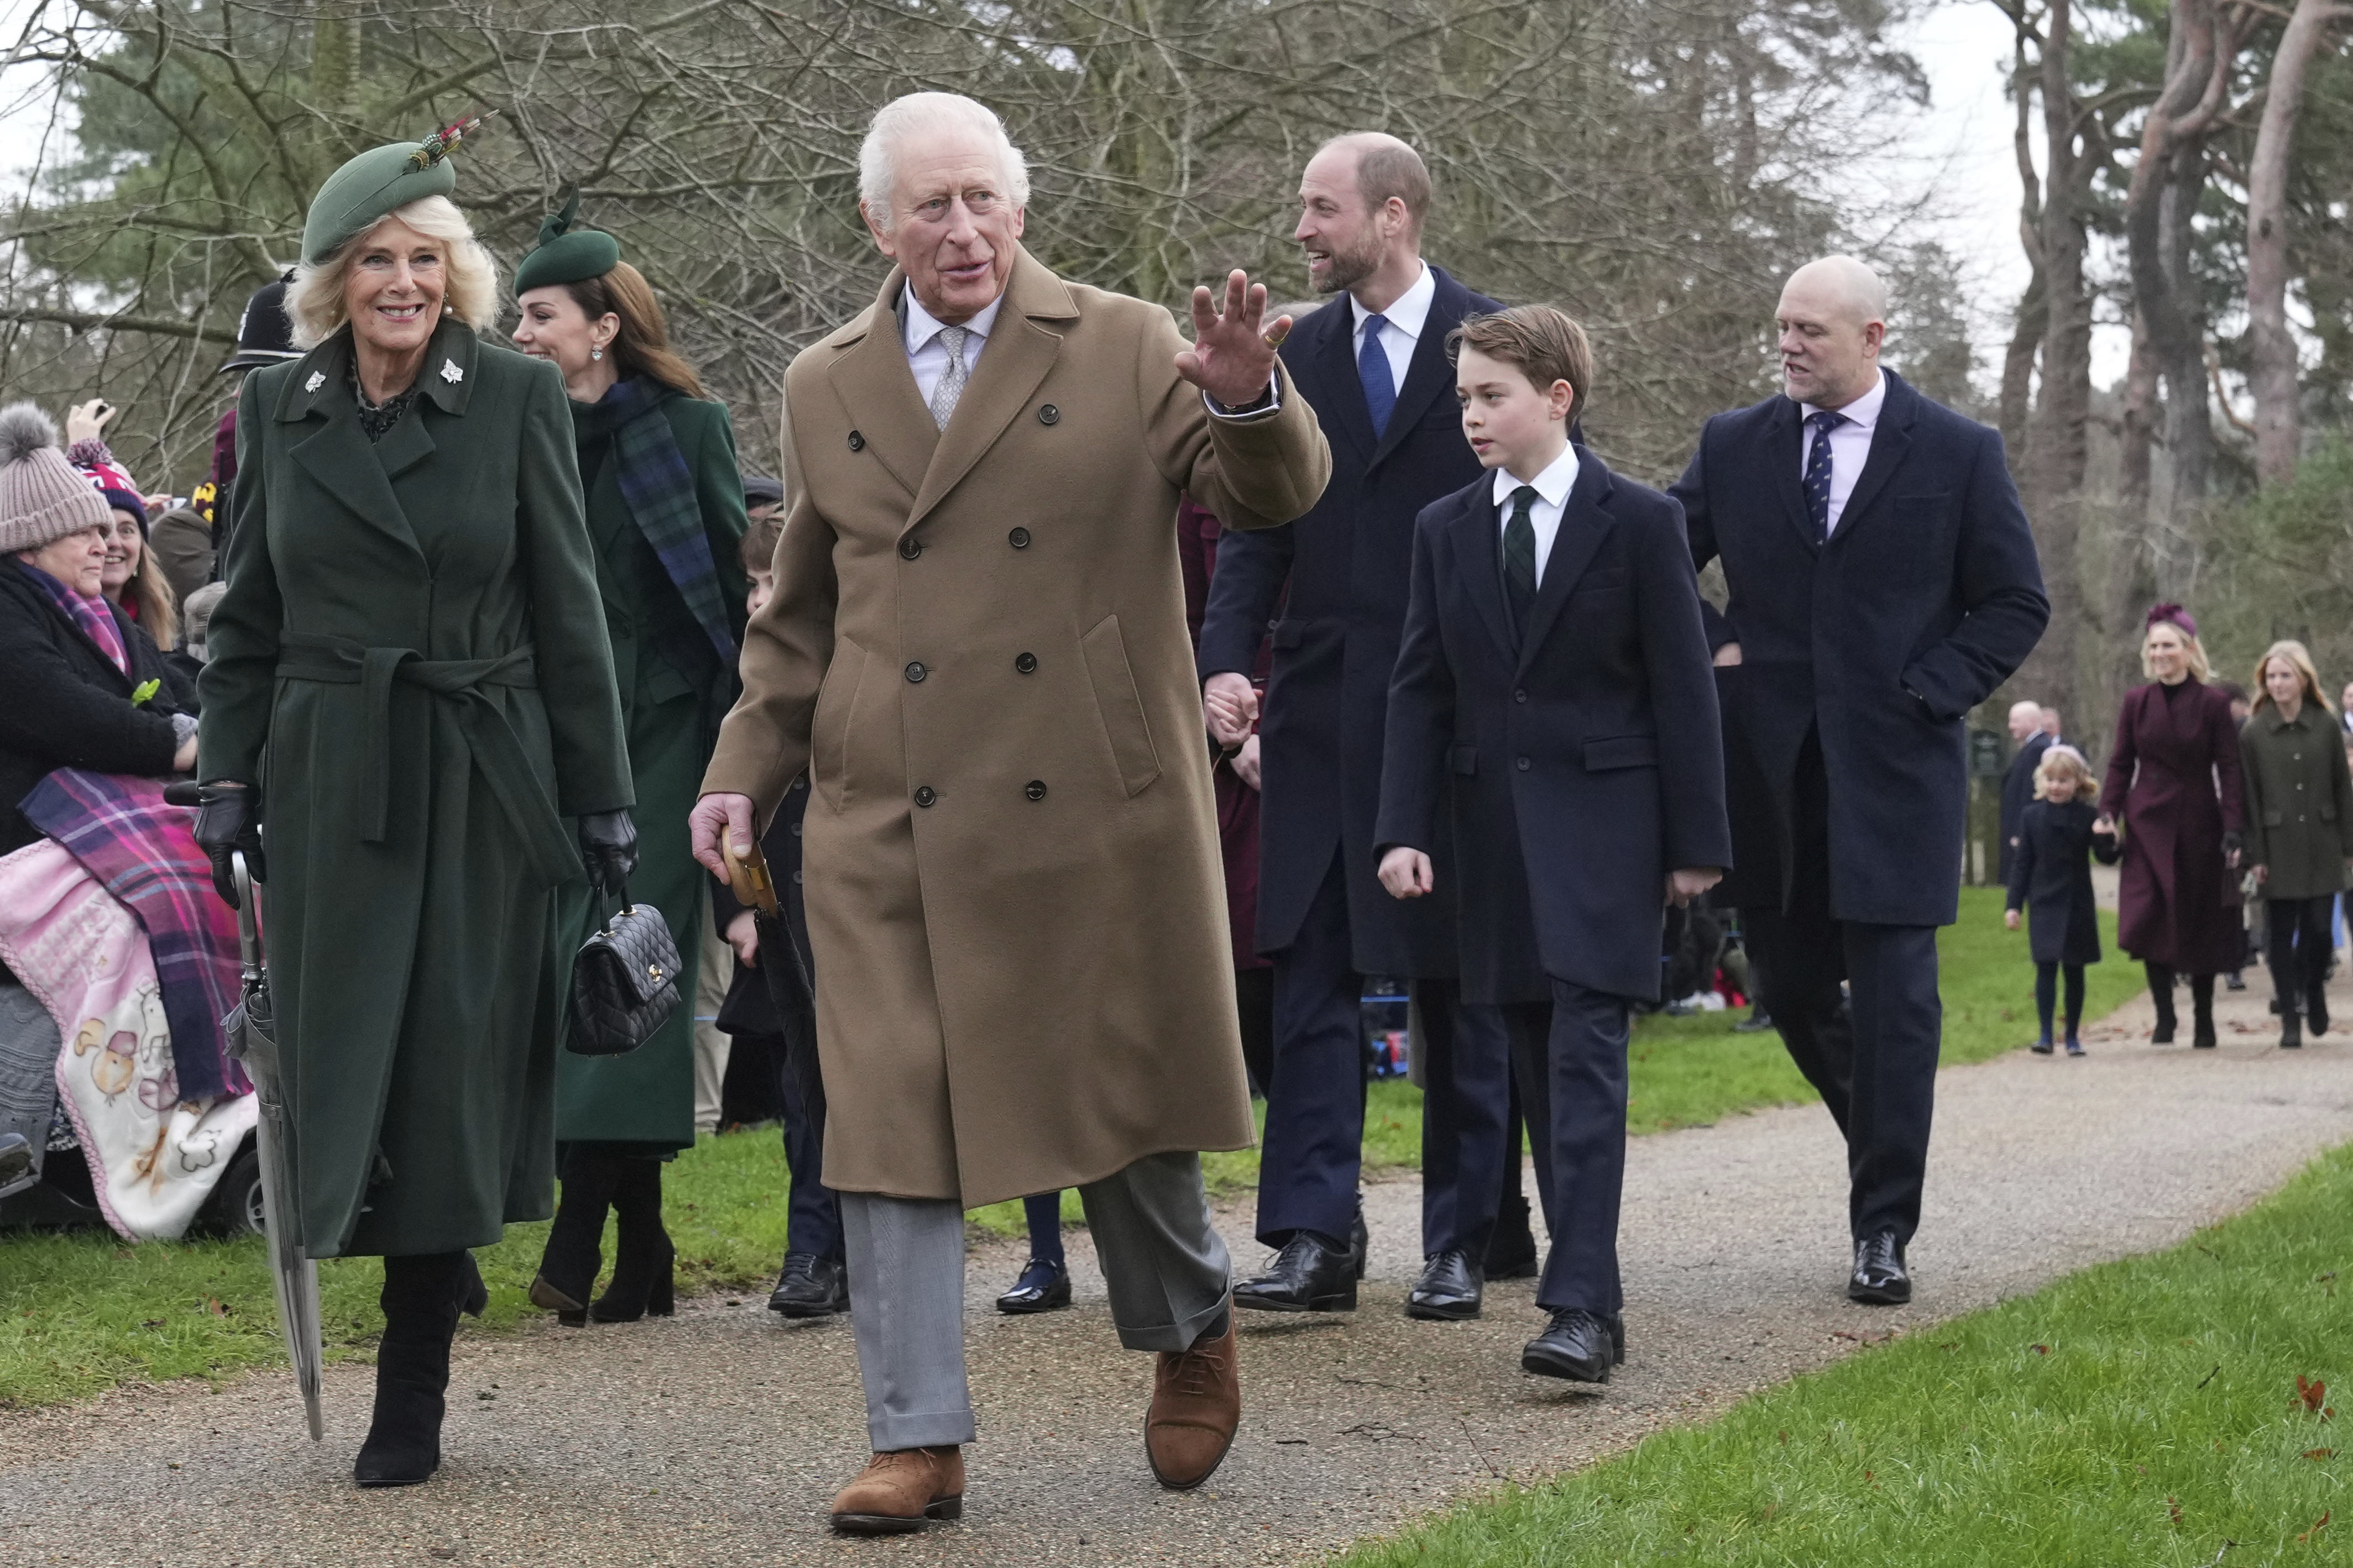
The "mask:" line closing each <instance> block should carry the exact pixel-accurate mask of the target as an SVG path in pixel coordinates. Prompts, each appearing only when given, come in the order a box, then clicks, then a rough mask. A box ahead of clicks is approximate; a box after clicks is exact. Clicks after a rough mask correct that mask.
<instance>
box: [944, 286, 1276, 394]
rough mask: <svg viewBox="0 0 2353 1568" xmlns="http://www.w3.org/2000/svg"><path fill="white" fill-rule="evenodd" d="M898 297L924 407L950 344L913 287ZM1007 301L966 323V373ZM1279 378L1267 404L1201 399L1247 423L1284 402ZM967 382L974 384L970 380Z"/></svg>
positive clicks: (975, 365)
mask: <svg viewBox="0 0 2353 1568" xmlns="http://www.w3.org/2000/svg"><path fill="white" fill-rule="evenodd" d="M899 300H900V303H901V305H902V307H903V309H904V313H905V315H906V332H905V342H906V349H907V368H908V369H909V370H911V371H913V372H914V374H915V395H916V396H918V397H920V398H922V399H923V406H924V407H926V408H929V407H930V406H931V405H932V394H933V393H934V392H937V391H938V390H939V386H940V377H942V376H944V375H945V374H947V373H948V346H947V344H945V343H944V342H940V333H941V332H942V331H944V324H943V323H942V322H941V321H940V319H939V318H938V317H936V316H934V315H933V314H932V313H931V312H930V311H929V310H924V309H923V301H922V300H918V299H916V298H915V291H914V290H913V289H908V288H902V289H900V290H899ZM1004 304H1005V295H1004V292H1003V291H1002V290H999V291H998V293H997V298H996V299H994V300H990V301H989V302H988V306H987V309H986V310H982V311H981V312H980V313H979V314H978V315H976V316H975V317H973V319H972V320H971V321H966V322H965V323H964V330H965V331H966V332H967V333H969V334H970V335H969V336H967V337H966V338H965V341H964V368H965V375H966V376H967V377H970V376H972V375H976V374H979V371H980V351H981V350H983V349H985V348H987V346H988V334H989V332H990V331H992V330H994V329H995V327H996V326H997V311H998V310H1000V309H1001V308H1002V307H1003V306H1004ZM1280 379H1281V378H1280V377H1274V378H1270V379H1269V380H1268V382H1267V396H1268V398H1269V400H1270V401H1269V403H1268V405H1267V406H1266V407H1264V408H1253V409H1250V410H1249V411H1248V412H1246V413H1241V414H1229V413H1228V412H1227V411H1226V410H1224V409H1222V408H1220V407H1219V406H1218V405H1217V403H1216V402H1215V401H1214V400H1213V399H1212V398H1211V397H1210V396H1209V395H1208V393H1206V392H1205V393H1203V394H1202V395H1201V402H1202V404H1203V405H1205V406H1206V407H1207V408H1208V411H1209V414H1210V416H1211V417H1213V418H1218V419H1230V420H1232V421H1234V422H1235V423H1236V424H1247V423H1249V422H1250V421H1251V420H1253V419H1264V418H1266V417H1268V416H1271V415H1272V414H1274V413H1276V412H1277V411H1278V410H1280V409H1281V408H1282V391H1281V386H1280ZM965 384H966V385H970V382H969V380H967V381H966V383H965Z"/></svg>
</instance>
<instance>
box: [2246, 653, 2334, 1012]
mask: <svg viewBox="0 0 2353 1568" xmlns="http://www.w3.org/2000/svg"><path fill="white" fill-rule="evenodd" d="M2255 689H2256V692H2257V696H2256V698H2255V706H2254V710H2253V712H2251V713H2249V714H2248V715H2247V722H2246V725H2245V727H2244V728H2242V730H2241V731H2239V752H2240V756H2241V758H2242V765H2241V770H2240V771H2241V772H2242V773H2244V774H2245V775H2246V781H2247V846H2246V847H2247V859H2248V861H2249V863H2251V864H2252V865H2253V867H2254V870H2255V880H2256V882H2257V883H2258V884H2259V885H2260V886H2261V887H2262V889H2263V905H2264V908H2263V925H2264V929H2265V930H2266V931H2267V932H2268V933H2269V937H2268V941H2267V942H2266V944H2265V945H2266V946H2267V948H2268V949H2269V952H2268V953H2267V955H2266V956H2267V957H2268V958H2269V960H2270V962H2271V970H2272V984H2273V985H2274V987H2275V988H2276V989H2277V991H2278V994H2279V1015H2280V1044H2281V1045H2282V1046H2283V1047H2287V1048H2289V1049H2293V1048H2295V1047H2297V1046H2300V1045H2302V1044H2303V1043H2304V1025H2305V1021H2306V1019H2309V1020H2310V1022H2311V1025H2312V1032H2313V1033H2314V1034H2316V1035H2319V1034H2325V1033H2327V1029H2328V996H2327V981H2328V957H2329V931H2328V925H2329V921H2328V916H2329V910H2330V907H2331V906H2332V905H2333V904H2334V902H2335V901H2336V898H2337V894H2339V893H2341V892H2343V891H2344V890H2345V885H2346V864H2347V862H2348V860H2353V777H2348V768H2347V767H2346V763H2345V747H2344V745H2343V743H2342V742H2343V740H2344V737H2343V734H2342V733H2341V732H2340V731H2339V729H2338V726H2337V715H2336V714H2335V713H2334V712H2332V711H2331V710H2329V706H2328V703H2327V700H2325V699H2324V698H2323V697H2322V696H2321V695H2320V690H2321V687H2320V678H2319V677H2318V676H2317V675H2316V674H2315V673H2314V672H2313V668H2312V655H2311V654H2309V653H2307V652H2306V651H2305V647H2304V645H2303V644H2302V643H2300V642H2276V643H2274V644H2272V646H2271V647H2270V648H2269V649H2268V650H2267V651H2266V652H2265V653H2264V654H2263V661H2262V662H2261V663H2260V664H2258V665H2257V666H2256V667H2255Z"/></svg>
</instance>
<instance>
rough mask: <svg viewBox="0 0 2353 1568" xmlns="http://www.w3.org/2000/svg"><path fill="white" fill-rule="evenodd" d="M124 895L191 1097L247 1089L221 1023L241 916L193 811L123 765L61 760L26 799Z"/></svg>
mask: <svg viewBox="0 0 2353 1568" xmlns="http://www.w3.org/2000/svg"><path fill="white" fill-rule="evenodd" d="M17 809H18V810H20V811H22V812H23V813H24V814H25V816H26V819H27V820H29V821H30V822H31V823H32V824H33V826H36V827H37V828H39V829H40V830H41V831H42V832H43V833H45V834H47V836H48V837H51V838H53V839H55V840H57V842H58V843H59V844H61V845H63V846H64V847H66V849H67V850H68V851H69V852H70V853H71V854H72V856H73V858H75V859H77V860H79V861H80V862H81V864H82V867H83V868H84V869H86V870H88V871H89V872H90V875H91V876H92V877H95V878H96V879H98V880H99V882H100V884H101V885H103V886H104V887H105V889H106V890H107V891H108V892H110V893H111V894H113V895H114V896H115V897H116V898H117V899H119V900H121V901H122V903H123V905H124V906H125V907H126V908H128V909H129V910H131V912H132V915H134V916H135V917H137V919H138V921H139V924H140V926H141V928H142V930H144V931H146V933H147V945H148V948H149V950H150V951H151V952H153V955H154V959H155V978H156V982H157V984H159V986H160V987H161V988H162V991H163V1004H164V1022H165V1024H166V1025H167V1026H169V1028H170V1030H171V1034H172V1065H173V1068H174V1070H175V1071H176V1072H177V1074H178V1076H179V1084H180V1093H181V1094H182V1096H184V1097H185V1098H187V1099H190V1100H205V1099H209V1098H210V1097H212V1096H214V1095H217V1094H247V1093H250V1092H251V1091H252V1089H253V1084H252V1082H251V1081H250V1080H249V1079H247V1077H246V1076H245V1069H244V1068H241V1067H239V1066H238V1065H237V1063H235V1062H233V1061H231V1060H229V1059H228V1055H227V1048H226V1041H225V1040H224V1039H223V1037H222V1035H221V1024H220V1021H221V1020H222V1019H223V1018H224V1017H226V1016H228V1012H229V1009H230V1008H232V1007H234V1006H236V1005H237V916H236V914H235V913H234V912H233V911H232V910H230V909H229V907H228V906H227V904H225V903H223V902H221V900H220V898H219V895H217V894H216V893H215V892H214V891H213V883H212V868H211V866H210V864H209V862H208V861H207V860H206V858H205V852H204V851H203V850H201V849H199V848H197V847H196V839H195V832H194V831H193V829H194V827H195V812H193V811H191V810H188V809H187V808H185V807H183V806H174V805H164V786H163V785H161V784H157V783H155V782H154V781H153V780H152V779H140V778H130V777H126V776H125V775H123V774H121V773H85V772H84V771H82V770H81V769H79V768H59V769H58V771H57V772H55V773H51V774H49V776H48V777H47V778H45V779H43V780H42V781H41V782H40V783H39V784H36V785H35V786H34V787H33V793H32V794H30V795H26V797H25V798H24V800H23V801H21V802H20V803H18V805H17Z"/></svg>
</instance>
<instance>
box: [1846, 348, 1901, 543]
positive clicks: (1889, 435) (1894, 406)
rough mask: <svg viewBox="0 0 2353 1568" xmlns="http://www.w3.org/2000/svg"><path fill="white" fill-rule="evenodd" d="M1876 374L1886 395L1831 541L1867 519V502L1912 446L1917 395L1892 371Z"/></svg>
mask: <svg viewBox="0 0 2353 1568" xmlns="http://www.w3.org/2000/svg"><path fill="white" fill-rule="evenodd" d="M1880 374H1882V375H1883V376H1885V377H1886V378H1887V396H1886V398H1885V400H1884V401H1883V402H1882V403H1881V404H1880V405H1879V423H1878V424H1877V425H1875V426H1873V427H1872V431H1871V455H1870V456H1869V457H1868V458H1864V459H1863V464H1862V473H1861V474H1859V475H1857V476H1856V477H1855V481H1854V489H1853V490H1852V492H1851V493H1850V494H1849V495H1848V496H1847V498H1846V508H1845V510H1842V511H1841V512H1840V513H1839V522H1838V527H1837V528H1836V529H1835V530H1833V531H1832V532H1831V539H1832V540H1833V541H1837V540H1841V539H1844V538H1845V537H1846V536H1847V532H1848V531H1849V530H1851V529H1852V528H1855V527H1857V526H1858V525H1860V524H1862V523H1865V522H1868V521H1871V516H1872V511H1871V503H1872V502H1873V501H1875V500H1878V499H1879V493H1880V491H1882V490H1883V489H1886V488H1887V481H1888V479H1890V478H1891V477H1892V476H1893V475H1894V472H1895V470H1896V468H1898V467H1900V466H1901V465H1902V464H1903V461H1904V454H1905V453H1906V452H1908V451H1910V450H1911V449H1912V421H1913V419H1914V418H1915V416H1917V415H1918V413H1919V405H1920V395H1919V394H1918V393H1916V392H1915V391H1913V390H1912V388H1911V387H1910V386H1909V385H1907V384H1905V381H1904V378H1903V377H1901V376H1899V375H1897V374H1895V373H1894V371H1892V370H1889V371H1882V372H1881V373H1880Z"/></svg>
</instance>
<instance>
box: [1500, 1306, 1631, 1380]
mask: <svg viewBox="0 0 2353 1568" xmlns="http://www.w3.org/2000/svg"><path fill="white" fill-rule="evenodd" d="M1625 1359H1626V1324H1625V1320H1624V1319H1622V1318H1604V1317H1601V1316H1599V1314H1598V1313H1593V1312H1588V1311H1587V1310H1585V1309H1584V1308H1582V1307H1568V1308H1565V1309H1563V1310H1560V1311H1557V1312H1555V1313H1554V1314H1553V1315H1552V1322H1551V1324H1550V1325H1549V1326H1548V1327H1546V1330H1545V1331H1544V1332H1543V1333H1540V1334H1538V1335H1537V1336H1536V1337H1535V1339H1532V1340H1530V1341H1529V1342H1527V1345H1526V1348H1525V1349H1523V1350H1522V1351H1521V1352H1520V1370H1521V1371H1523V1372H1530V1373H1535V1375H1536V1376H1538V1377H1565V1378H1567V1379H1568V1380H1569V1381H1570V1382H1572V1383H1607V1382H1609V1369H1610V1368H1611V1367H1612V1366H1615V1365H1617V1364H1618V1363H1621V1362H1623V1361H1624V1360H1625Z"/></svg>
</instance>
